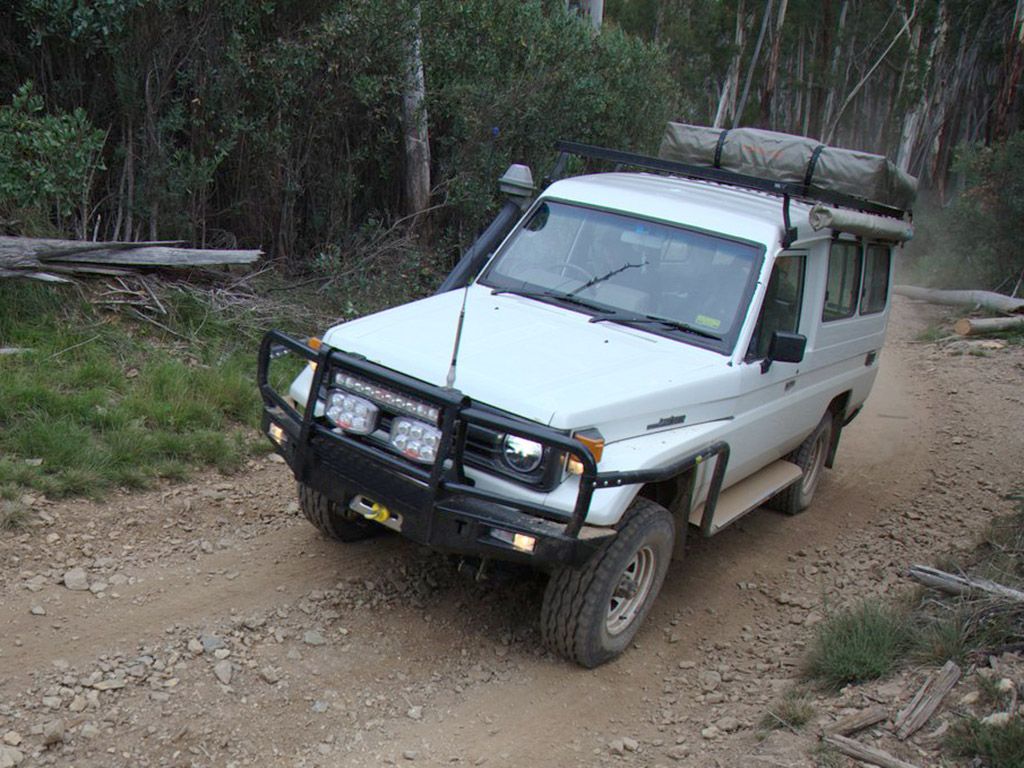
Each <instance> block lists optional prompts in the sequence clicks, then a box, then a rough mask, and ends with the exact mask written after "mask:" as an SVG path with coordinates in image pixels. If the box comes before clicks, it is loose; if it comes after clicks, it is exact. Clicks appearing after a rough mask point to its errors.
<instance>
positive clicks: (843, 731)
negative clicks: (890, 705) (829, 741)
mask: <svg viewBox="0 0 1024 768" xmlns="http://www.w3.org/2000/svg"><path fill="white" fill-rule="evenodd" d="M888 719H889V711H888V710H887V709H886V708H885V707H883V706H882V705H881V704H874V705H873V706H870V707H867V708H866V709H862V710H861V711H860V712H854V713H853V714H852V715H847V716H846V717H844V718H842V719H840V720H837V721H836V722H834V723H832V724H831V725H828V726H826V727H825V728H824V729H823V730H822V732H823V733H824V734H825V735H826V736H849V735H850V734H853V733H857V731H862V730H864V729H865V728H870V727H871V726H872V725H877V724H878V723H881V722H883V721H885V720H888Z"/></svg>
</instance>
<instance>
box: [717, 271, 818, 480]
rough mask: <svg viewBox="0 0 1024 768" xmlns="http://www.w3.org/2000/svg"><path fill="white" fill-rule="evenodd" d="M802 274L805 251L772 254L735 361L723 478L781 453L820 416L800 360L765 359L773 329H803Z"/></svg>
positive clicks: (805, 315)
mask: <svg viewBox="0 0 1024 768" xmlns="http://www.w3.org/2000/svg"><path fill="white" fill-rule="evenodd" d="M806 275H807V252H805V251H787V252H786V253H782V254H779V256H778V257H776V260H775V264H774V266H773V268H772V273H771V277H770V278H769V281H768V286H767V288H766V289H765V294H764V301H763V302H762V304H761V309H760V313H759V315H758V320H757V325H756V327H755V329H754V334H753V337H752V338H751V342H750V346H749V347H748V350H747V355H746V357H745V359H744V361H743V363H742V364H741V371H740V374H741V385H740V391H741V392H742V394H741V396H740V399H739V402H738V403H737V406H736V429H735V430H734V435H735V437H734V438H733V439H732V440H730V441H729V444H730V450H731V453H730V457H729V468H728V472H727V475H726V482H727V483H729V484H731V483H733V482H736V481H738V480H741V479H743V478H744V477H746V476H748V475H750V474H752V473H753V472H755V471H757V470H758V469H760V468H761V467H763V466H765V465H766V464H768V463H770V462H772V461H774V460H776V459H778V458H781V457H782V456H784V455H785V454H787V453H788V452H789V451H790V450H792V449H793V448H794V447H796V445H798V444H799V443H800V440H801V439H802V438H803V436H804V435H806V434H807V433H808V432H809V431H810V430H812V429H813V428H814V426H815V424H817V422H818V419H820V418H821V414H820V413H814V412H812V411H813V410H814V409H813V408H811V407H810V405H811V404H810V403H808V401H807V399H806V398H805V397H803V395H802V392H801V386H800V379H801V371H802V369H803V366H804V363H781V362H772V363H771V364H770V365H765V361H766V358H767V355H768V346H769V344H770V343H771V338H772V334H773V333H774V332H775V331H789V332H791V333H803V334H804V335H806V334H807V329H806V327H805V326H806V324H807V322H808V312H807V311H806V309H805V308H804V304H805V299H806V291H805V285H806Z"/></svg>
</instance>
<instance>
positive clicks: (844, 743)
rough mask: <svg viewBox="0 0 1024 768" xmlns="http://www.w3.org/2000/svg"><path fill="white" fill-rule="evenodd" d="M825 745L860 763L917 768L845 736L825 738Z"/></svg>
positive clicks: (888, 767) (884, 766) (882, 767)
mask: <svg viewBox="0 0 1024 768" xmlns="http://www.w3.org/2000/svg"><path fill="white" fill-rule="evenodd" d="M825 743H826V744H828V745H830V746H832V747H835V748H836V749H838V750H839V751H840V752H842V753H843V754H844V755H848V756H849V757H852V758H853V759H854V760H860V761H861V762H862V763H868V764H869V765H877V766H880V767H881V768H917V766H915V765H914V764H913V763H908V762H906V761H904V760H900V759H899V758H898V757H894V756H893V755H890V754H889V753H888V752H884V751H882V750H881V749H877V748H875V747H868V746H866V745H864V744H861V743H860V742H857V741H854V740H853V739H848V738H846V737H845V736H839V735H838V734H835V735H831V736H826V737H825Z"/></svg>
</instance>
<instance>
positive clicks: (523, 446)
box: [502, 435, 544, 472]
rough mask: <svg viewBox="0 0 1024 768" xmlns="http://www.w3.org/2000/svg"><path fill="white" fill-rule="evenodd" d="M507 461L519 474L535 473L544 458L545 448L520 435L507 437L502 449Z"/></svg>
mask: <svg viewBox="0 0 1024 768" xmlns="http://www.w3.org/2000/svg"><path fill="white" fill-rule="evenodd" d="M502 452H503V454H504V456H505V461H506V463H508V465H509V466H510V467H512V469H514V470H516V471H517V472H533V471H534V470H535V469H537V467H539V466H540V462H541V460H542V459H543V458H544V446H543V445H541V444H540V443H537V442H534V441H533V440H527V439H526V438H525V437H519V436H518V435H507V436H506V437H505V442H504V445H503V448H502Z"/></svg>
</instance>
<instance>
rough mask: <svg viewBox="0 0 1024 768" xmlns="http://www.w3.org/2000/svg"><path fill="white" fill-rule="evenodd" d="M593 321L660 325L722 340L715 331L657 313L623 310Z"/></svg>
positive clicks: (595, 316) (591, 320)
mask: <svg viewBox="0 0 1024 768" xmlns="http://www.w3.org/2000/svg"><path fill="white" fill-rule="evenodd" d="M590 322H592V323H606V322H607V323H622V324H624V325H631V324H636V325H660V326H662V327H664V328H671V329H672V330H674V331H683V332H684V333H692V334H694V335H695V336H703V337H704V338H705V339H713V340H714V341H721V340H722V337H721V336H718V335H716V334H714V333H709V332H708V331H705V330H704V329H703V328H698V327H696V326H694V325H690V324H689V323H684V322H682V321H681V320H670V319H669V318H667V317H658V316H657V315H631V314H626V313H623V312H618V313H609V314H605V315H594V317H592V318H590Z"/></svg>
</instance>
